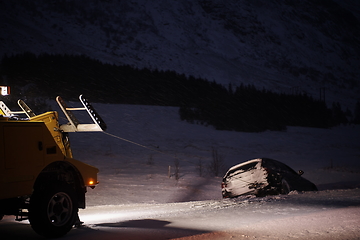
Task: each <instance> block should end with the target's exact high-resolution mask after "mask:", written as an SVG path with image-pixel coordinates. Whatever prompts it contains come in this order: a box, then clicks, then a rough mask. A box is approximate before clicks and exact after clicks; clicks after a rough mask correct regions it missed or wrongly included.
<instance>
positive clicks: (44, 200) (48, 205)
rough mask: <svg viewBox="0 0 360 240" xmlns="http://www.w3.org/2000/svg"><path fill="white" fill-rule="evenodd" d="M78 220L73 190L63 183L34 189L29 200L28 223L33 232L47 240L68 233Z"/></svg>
mask: <svg viewBox="0 0 360 240" xmlns="http://www.w3.org/2000/svg"><path fill="white" fill-rule="evenodd" d="M76 220H78V207H77V201H76V194H75V191H74V189H73V188H72V187H71V186H70V185H68V184H65V183H57V184H55V185H53V186H51V187H46V188H42V189H36V190H35V191H34V193H33V194H32V196H31V198H30V206H29V221H30V224H31V227H32V228H33V230H34V231H35V232H36V233H38V234H39V235H42V236H44V237H48V238H58V237H61V236H63V235H65V234H66V233H68V232H69V231H70V230H71V228H72V226H73V225H74V223H75V221H76Z"/></svg>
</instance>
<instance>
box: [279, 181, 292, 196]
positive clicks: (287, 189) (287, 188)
mask: <svg viewBox="0 0 360 240" xmlns="http://www.w3.org/2000/svg"><path fill="white" fill-rule="evenodd" d="M289 192H291V188H290V185H289V183H288V182H287V181H286V180H285V179H282V180H281V194H289Z"/></svg>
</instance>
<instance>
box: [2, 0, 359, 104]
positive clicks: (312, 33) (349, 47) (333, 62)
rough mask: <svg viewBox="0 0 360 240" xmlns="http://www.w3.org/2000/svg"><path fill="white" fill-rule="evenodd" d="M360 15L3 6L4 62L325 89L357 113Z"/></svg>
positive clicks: (308, 8) (268, 9)
mask: <svg viewBox="0 0 360 240" xmlns="http://www.w3.org/2000/svg"><path fill="white" fill-rule="evenodd" d="M352 6H354V7H352ZM358 10H359V8H358V4H357V3H356V1H352V0H346V1H341V4H340V3H339V5H338V4H337V3H336V2H335V1H325V2H323V1H318V2H314V1H291V2H289V1H284V0H277V1H275V0H273V1H266V2H262V1H245V0H243V1H235V0H231V1H226V3H225V2H223V1H220V0H211V1H209V0H198V1H190V0H186V1H172V2H171V3H170V4H169V1H164V0H162V1H145V0H132V1H130V0H129V1H99V0H97V1H96V0H92V1H85V0H82V1H80V0H79V1H45V0H37V1H26V0H23V1H6V0H2V1H0V13H1V14H0V20H1V21H0V30H1V36H0V54H1V55H3V54H5V53H6V54H16V53H22V52H24V51H31V52H34V53H42V52H47V53H69V54H85V55H88V56H90V57H93V58H96V59H100V60H102V61H104V62H110V63H115V64H130V65H133V66H136V67H139V68H142V67H149V68H158V69H164V70H175V71H177V72H179V73H185V74H188V75H194V76H200V77H204V78H207V79H209V80H211V81H212V80H215V81H217V82H220V83H223V84H228V83H232V84H233V85H235V86H236V85H239V84H240V83H245V84H248V83H252V84H254V85H256V86H258V87H266V88H268V89H270V90H277V91H283V92H292V91H299V92H307V93H308V94H311V95H313V96H314V97H316V98H318V97H319V89H320V88H326V98H327V100H329V101H330V102H332V101H339V102H341V103H342V104H343V105H345V106H349V108H350V109H351V110H353V109H354V108H353V103H354V101H355V100H356V99H357V98H358V95H357V94H356V93H358V92H359V80H358V76H359V68H358V66H359V65H360V64H359V63H360V62H359V54H358V53H359V52H360V49H359V46H360V24H359V11H358ZM351 11H352V12H351Z"/></svg>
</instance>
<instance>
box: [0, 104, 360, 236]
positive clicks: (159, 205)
mask: <svg viewBox="0 0 360 240" xmlns="http://www.w3.org/2000/svg"><path fill="white" fill-rule="evenodd" d="M94 107H95V108H96V109H97V110H98V112H99V113H100V115H101V116H102V117H103V119H104V121H105V122H106V123H107V125H108V130H107V132H108V133H110V134H113V135H115V136H117V137H121V138H124V139H126V140H129V141H133V142H135V143H137V144H140V145H142V146H139V145H136V144H133V143H130V142H128V141H124V140H121V139H119V138H116V137H114V136H110V135H107V134H104V133H74V134H71V135H70V138H71V141H72V149H73V153H74V157H75V158H76V159H79V160H82V161H84V162H87V163H89V164H91V165H94V166H96V167H98V168H99V169H100V173H99V181H100V184H99V185H98V186H97V187H96V188H95V189H94V190H92V189H89V192H88V194H87V208H86V209H85V210H80V218H81V220H82V221H84V222H85V223H84V227H82V228H80V229H74V230H72V231H71V232H70V233H69V234H68V235H66V236H65V237H64V239H87V240H89V239H104V240H105V239H175V238H180V239H254V238H257V239H291V238H293V239H360V127H359V126H341V127H336V128H333V129H315V128H314V129H311V128H301V127H288V130H287V131H286V132H272V131H267V132H262V133H241V132H229V131H216V130H214V129H213V128H212V127H205V126H201V125H196V124H189V123H186V122H182V121H180V119H179V117H178V113H177V111H178V109H177V108H174V107H153V106H152V107H150V106H137V105H106V104H94ZM212 149H216V150H217V151H218V154H219V155H220V156H221V158H222V159H223V161H224V165H225V166H224V169H223V171H222V173H221V174H220V175H223V173H225V171H226V170H227V168H229V167H230V166H232V165H235V164H237V163H240V162H243V161H246V160H249V159H252V158H257V157H269V158H274V159H277V160H280V161H282V162H284V163H286V164H288V165H289V166H290V167H292V168H294V169H295V170H299V169H302V170H304V171H305V174H304V175H303V176H304V177H305V178H307V179H309V180H310V181H312V182H314V183H315V184H316V185H317V186H318V188H319V190H320V191H319V192H312V193H298V192H292V193H291V194H289V195H279V196H269V197H265V198H256V197H254V196H245V197H240V198H237V199H225V200H223V199H222V198H221V189H220V182H221V176H219V177H214V176H212V175H211V174H210V173H209V167H208V166H209V164H210V162H211V161H212V154H211V152H212ZM177 161H178V162H179V179H178V180H176V179H175V175H174V173H175V171H174V169H175V163H176V162H177ZM200 166H201V168H200ZM169 167H170V175H171V176H170V178H169ZM200 169H201V171H200ZM0 232H1V234H2V236H5V239H8V238H11V239H14V238H15V239H16V238H20V237H21V238H26V239H42V238H41V237H39V236H37V235H36V234H35V233H33V232H32V231H31V228H30V226H29V225H28V223H26V222H21V223H16V222H14V221H13V217H5V219H4V220H3V221H2V222H1V224H0ZM2 239H3V238H2Z"/></svg>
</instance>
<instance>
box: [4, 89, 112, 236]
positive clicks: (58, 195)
mask: <svg viewBox="0 0 360 240" xmlns="http://www.w3.org/2000/svg"><path fill="white" fill-rule="evenodd" d="M79 100H80V102H81V103H82V107H79V108H69V107H67V105H66V104H65V102H64V101H63V100H62V99H61V97H59V96H58V97H57V98H56V101H57V103H58V104H59V106H60V109H61V110H62V111H63V113H64V115H65V116H66V118H67V120H68V123H66V124H62V125H60V124H59V116H58V113H57V112H56V111H50V112H45V113H43V114H40V115H36V114H35V113H34V112H33V111H32V110H31V109H30V108H29V107H28V106H27V105H26V103H25V102H24V101H22V100H19V101H18V105H19V107H20V108H21V110H20V111H11V110H10V109H9V108H8V107H7V106H6V104H5V103H4V102H2V101H0V219H1V218H3V216H4V215H14V216H15V220H17V221H21V220H27V219H28V220H29V222H30V224H31V227H32V228H33V230H34V231H35V232H36V233H38V234H40V235H42V236H45V237H50V238H54V237H61V236H63V235H65V234H66V233H67V232H69V231H70V230H71V228H72V227H73V226H74V225H77V224H80V220H79V217H78V209H79V208H85V193H86V192H87V188H88V187H90V188H94V187H95V186H96V185H97V184H98V179H97V173H98V172H99V170H98V169H97V168H95V167H93V166H90V165H88V164H86V163H83V162H81V161H78V160H75V159H74V158H73V156H72V152H71V148H70V142H69V138H68V132H85V131H91V132H93V131H105V130H106V125H105V123H104V121H103V120H102V119H101V118H100V116H99V115H98V114H97V112H96V111H95V110H94V108H93V107H92V106H91V104H90V103H89V102H88V101H87V100H86V99H85V98H84V97H83V96H82V95H80V97H79ZM77 110H84V111H86V112H87V113H88V114H89V116H90V118H91V120H92V121H90V123H87V124H84V123H79V121H78V120H77V118H76V117H75V114H74V111H77ZM20 116H24V117H20Z"/></svg>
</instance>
